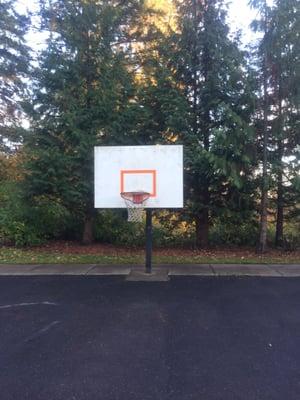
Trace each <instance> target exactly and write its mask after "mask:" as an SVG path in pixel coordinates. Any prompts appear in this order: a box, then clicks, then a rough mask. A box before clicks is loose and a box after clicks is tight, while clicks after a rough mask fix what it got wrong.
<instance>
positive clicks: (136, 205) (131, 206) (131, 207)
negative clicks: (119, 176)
mask: <svg viewBox="0 0 300 400" xmlns="http://www.w3.org/2000/svg"><path fill="white" fill-rule="evenodd" d="M120 194H121V197H122V198H123V199H124V201H125V204H126V207H127V211H128V221H129V222H142V221H143V214H144V206H145V203H146V201H147V200H148V199H149V197H150V193H148V192H143V191H137V192H122V193H120Z"/></svg>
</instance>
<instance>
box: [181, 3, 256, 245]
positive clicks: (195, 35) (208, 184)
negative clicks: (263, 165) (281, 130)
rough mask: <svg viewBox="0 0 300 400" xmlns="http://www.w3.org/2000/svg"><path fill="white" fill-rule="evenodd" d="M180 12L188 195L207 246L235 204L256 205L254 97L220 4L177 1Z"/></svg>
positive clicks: (200, 240)
mask: <svg viewBox="0 0 300 400" xmlns="http://www.w3.org/2000/svg"><path fill="white" fill-rule="evenodd" d="M177 8H178V30H179V31H178V33H177V34H175V35H174V44H175V45H176V55H175V56H174V68H175V69H176V73H177V79H178V82H180V86H181V87H182V88H183V91H184V94H185V97H186V99H187V101H188V102H189V118H188V119H187V120H188V126H187V129H186V132H184V134H183V135H182V136H181V140H182V142H183V143H184V144H185V154H186V183H187V189H186V192H187V200H188V205H189V209H190V211H191V213H192V216H193V218H194V220H195V223H196V237H197V245H198V246H199V247H202V246H206V245H207V244H208V240H209V226H210V224H211V223H212V221H213V218H214V217H215V216H217V215H218V216H220V215H226V212H227V211H229V210H228V208H230V207H229V205H230V204H231V203H232V199H235V200H234V202H233V203H236V204H239V207H240V209H243V208H245V207H247V208H248V207H252V205H251V206H250V203H252V201H253V199H252V198H251V194H250V193H251V188H250V187H251V185H250V186H249V176H250V175H251V171H252V166H253V164H252V155H251V154H252V153H253V151H252V149H253V144H252V141H253V135H252V133H253V132H252V128H251V127H249V123H250V116H251V113H252V110H253V98H252V95H251V87H250V85H249V82H250V81H248V77H247V71H248V68H247V65H246V63H245V57H244V54H243V53H242V52H241V51H240V50H239V47H238V43H237V42H236V41H235V40H233V39H230V38H229V29H228V27H227V25H226V22H225V17H226V13H225V11H224V7H223V1H217V0H204V1H197V0H189V1H178V2H177ZM249 199H250V200H249ZM246 204H247V205H246ZM226 207H227V210H226ZM227 216H228V214H227Z"/></svg>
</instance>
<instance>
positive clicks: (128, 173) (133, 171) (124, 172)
mask: <svg viewBox="0 0 300 400" xmlns="http://www.w3.org/2000/svg"><path fill="white" fill-rule="evenodd" d="M148 174H149V177H150V179H151V186H152V187H151V191H150V190H149V193H150V197H156V193H157V190H156V170H155V169H123V170H121V174H120V193H123V192H127V191H128V190H127V188H126V182H125V181H126V177H129V176H134V175H136V177H139V176H142V175H148ZM134 190H145V188H143V187H136V188H134ZM130 191H131V190H130ZM145 191H147V190H145Z"/></svg>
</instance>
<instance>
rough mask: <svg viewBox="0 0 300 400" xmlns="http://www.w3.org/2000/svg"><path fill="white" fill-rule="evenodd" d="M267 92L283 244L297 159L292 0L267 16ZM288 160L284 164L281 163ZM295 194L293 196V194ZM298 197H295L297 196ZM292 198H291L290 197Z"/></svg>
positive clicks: (296, 29)
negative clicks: (285, 219)
mask: <svg viewBox="0 0 300 400" xmlns="http://www.w3.org/2000/svg"><path fill="white" fill-rule="evenodd" d="M271 25H272V35H271V38H270V47H271V51H270V63H271V71H270V91H271V98H272V106H273V108H274V110H275V111H274V112H273V119H272V131H273V136H274V143H273V146H274V149H275V151H274V153H275V154H274V161H273V171H274V174H275V181H276V193H277V198H276V235H275V244H276V245H277V246H282V245H283V244H284V214H285V212H284V209H285V208H289V206H290V205H291V200H292V204H293V203H294V204H295V202H296V201H297V198H296V196H292V198H291V191H290V190H289V188H290V187H291V184H292V182H293V180H294V179H295V177H296V174H297V172H298V173H299V169H298V171H297V169H296V170H294V167H293V164H292V162H291V161H290V160H291V158H298V160H299V155H298V154H297V149H296V146H297V143H300V130H299V116H300V94H299V87H300V59H299V53H300V44H299V35H300V5H299V2H297V1H295V0H285V1H282V0H277V1H276V2H275V3H274V6H273V9H272V14H271ZM285 159H286V160H288V161H287V162H286V161H284V160H285ZM296 195H297V193H296ZM298 196H299V194H298ZM293 197H294V198H293Z"/></svg>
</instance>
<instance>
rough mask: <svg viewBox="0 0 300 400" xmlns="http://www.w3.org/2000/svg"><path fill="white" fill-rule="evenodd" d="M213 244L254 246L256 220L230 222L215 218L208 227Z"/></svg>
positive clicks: (256, 233)
mask: <svg viewBox="0 0 300 400" xmlns="http://www.w3.org/2000/svg"><path fill="white" fill-rule="evenodd" d="M209 236H210V243H211V244H213V245H224V244H227V245H237V246H255V244H256V241H257V237H258V222H257V221H246V222H240V223H230V222H226V223H224V222H223V221H220V220H217V221H216V222H215V224H214V225H213V226H212V227H211V229H210V234H209Z"/></svg>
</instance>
